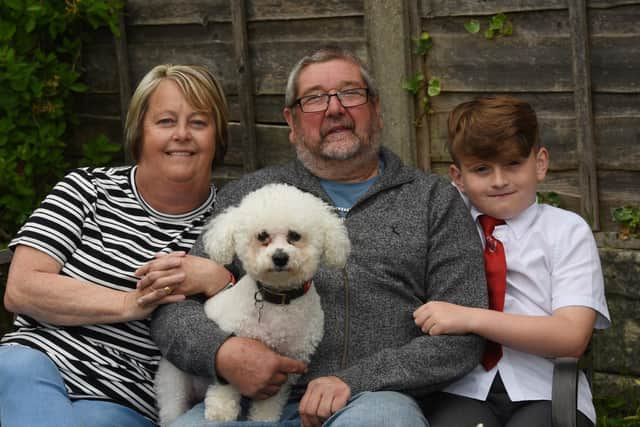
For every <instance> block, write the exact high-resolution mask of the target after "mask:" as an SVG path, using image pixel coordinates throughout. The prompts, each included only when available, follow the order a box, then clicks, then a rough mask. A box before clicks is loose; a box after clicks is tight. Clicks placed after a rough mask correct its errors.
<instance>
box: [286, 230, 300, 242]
mask: <svg viewBox="0 0 640 427" xmlns="http://www.w3.org/2000/svg"><path fill="white" fill-rule="evenodd" d="M301 238H302V236H301V235H300V233H298V232H297V231H293V230H290V231H289V233H287V241H288V242H289V243H292V242H297V241H298V240H300V239H301Z"/></svg>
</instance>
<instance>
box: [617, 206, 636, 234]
mask: <svg viewBox="0 0 640 427" xmlns="http://www.w3.org/2000/svg"><path fill="white" fill-rule="evenodd" d="M611 217H612V219H613V220H614V221H615V222H617V223H619V224H620V227H621V230H620V232H619V233H618V237H620V239H622V240H627V239H629V238H631V237H638V233H640V208H638V207H636V206H629V205H627V206H622V207H618V208H615V209H613V210H612V211H611Z"/></svg>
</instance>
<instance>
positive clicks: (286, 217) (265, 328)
mask: <svg viewBox="0 0 640 427" xmlns="http://www.w3.org/2000/svg"><path fill="white" fill-rule="evenodd" d="M207 227H208V228H207V230H206V231H205V234H204V244H205V249H206V251H207V253H208V254H209V256H210V257H211V258H212V259H213V260H214V261H216V262H218V263H220V264H229V263H231V261H232V260H233V257H234V255H237V257H238V258H239V259H240V261H241V262H242V266H243V268H244V270H245V271H246V275H245V276H244V277H242V279H241V280H240V281H238V283H237V284H235V285H233V286H230V287H228V288H227V289H225V290H223V291H221V292H219V293H218V294H217V295H215V296H214V297H212V298H210V299H209V300H208V301H207V302H206V304H205V312H206V313H207V316H208V317H209V318H210V319H212V320H214V321H215V322H216V323H217V324H218V325H219V326H220V328H222V329H223V330H225V331H226V332H229V333H231V332H232V333H234V334H235V335H237V336H243V337H250V338H255V339H258V340H260V341H262V342H263V343H265V344H266V345H268V346H269V347H270V348H272V349H273V350H275V351H276V352H278V353H280V354H283V355H285V356H288V357H292V358H295V359H298V360H302V361H304V362H309V359H310V358H311V355H312V354H313V352H314V351H315V349H316V347H317V345H318V343H319V342H320V340H321V339H322V336H323V334H324V314H323V312H322V307H321V306H320V297H319V295H318V294H317V292H316V290H315V288H314V286H313V285H312V283H311V279H312V278H313V276H314V275H315V273H316V271H317V269H318V266H319V264H320V262H324V264H325V265H327V266H328V267H334V268H342V267H343V266H344V265H345V263H346V261H347V257H348V256H349V251H350V248H351V246H350V243H349V238H348V234H347V230H346V228H345V226H344V225H343V223H342V220H341V219H340V218H339V217H338V216H337V215H336V214H335V213H334V212H333V208H332V207H331V206H329V205H328V204H326V203H324V202H323V201H322V200H320V199H318V198H317V197H315V196H313V195H311V194H309V193H305V192H303V191H300V190H298V189H297V188H295V187H293V186H290V185H286V184H269V185H266V186H265V187H262V188H261V189H259V190H256V191H254V192H252V193H250V194H248V195H247V196H246V197H245V198H244V199H243V200H242V201H241V203H240V205H239V206H237V207H231V208H229V209H227V210H226V211H225V212H224V213H222V214H220V215H218V216H217V217H216V218H214V219H213V220H212V221H211V223H210V224H209V225H208V226H207ZM296 377H297V376H290V378H289V381H288V383H287V384H285V385H283V386H282V387H281V388H280V391H279V392H278V393H277V394H275V395H274V396H273V397H270V398H269V399H266V400H256V401H253V402H252V404H251V408H250V410H249V414H248V418H249V420H252V421H277V420H278V419H279V418H280V414H281V412H282V409H283V407H284V405H285V403H286V401H287V399H288V395H289V387H290V384H291V383H293V382H294V381H295V380H296ZM207 387H208V388H207ZM205 389H206V395H205ZM156 390H157V393H158V406H159V408H160V423H161V425H162V426H166V425H169V424H170V423H171V422H173V420H175V418H177V417H178V416H179V415H180V414H182V413H183V412H186V411H187V410H188V409H189V408H190V407H191V405H192V404H193V402H197V401H201V400H202V399H203V398H204V401H205V402H204V403H205V417H206V418H207V419H209V420H220V421H231V420H236V419H237V418H238V415H239V413H240V398H241V396H240V393H239V392H238V391H237V390H236V389H235V388H234V387H233V386H232V385H230V384H226V385H223V384H219V383H212V384H210V383H209V382H208V380H207V379H206V378H202V377H194V376H191V375H189V374H187V373H185V372H183V371H180V370H179V369H178V368H176V367H175V366H173V365H172V364H171V363H170V362H168V361H167V360H166V359H163V360H162V361H161V362H160V367H159V369H158V373H157V376H156Z"/></svg>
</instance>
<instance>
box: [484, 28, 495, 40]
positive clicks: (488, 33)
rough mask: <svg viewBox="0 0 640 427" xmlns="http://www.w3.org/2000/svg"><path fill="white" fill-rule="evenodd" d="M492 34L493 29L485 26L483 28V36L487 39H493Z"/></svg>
mask: <svg viewBox="0 0 640 427" xmlns="http://www.w3.org/2000/svg"><path fill="white" fill-rule="evenodd" d="M493 36H494V32H493V30H492V29H490V28H487V29H486V30H485V32H484V38H485V39H487V40H491V39H493Z"/></svg>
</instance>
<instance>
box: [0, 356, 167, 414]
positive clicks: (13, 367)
mask: <svg viewBox="0 0 640 427" xmlns="http://www.w3.org/2000/svg"><path fill="white" fill-rule="evenodd" d="M0 425H1V426H2V427H24V426H29V427H41V426H42V427H51V426H56V427H122V426H127V427H155V424H153V423H152V422H151V421H150V420H149V419H147V418H145V417H144V416H142V415H141V414H139V413H138V412H136V411H134V410H133V409H130V408H128V407H126V406H122V405H118V404H117V403H113V402H105V401H100V400H73V401H72V400H71V399H69V396H68V395H67V391H66V389H65V386H64V382H63V380H62V377H61V376H60V372H59V371H58V368H57V367H56V365H55V364H54V363H53V362H52V361H51V359H49V357H48V356H47V355H45V354H44V353H43V352H41V351H38V350H34V349H32V348H29V347H24V346H20V345H11V346H2V347H0Z"/></svg>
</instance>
